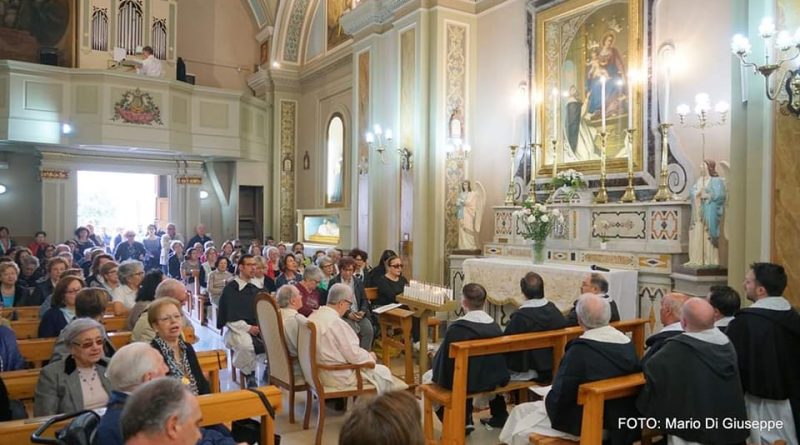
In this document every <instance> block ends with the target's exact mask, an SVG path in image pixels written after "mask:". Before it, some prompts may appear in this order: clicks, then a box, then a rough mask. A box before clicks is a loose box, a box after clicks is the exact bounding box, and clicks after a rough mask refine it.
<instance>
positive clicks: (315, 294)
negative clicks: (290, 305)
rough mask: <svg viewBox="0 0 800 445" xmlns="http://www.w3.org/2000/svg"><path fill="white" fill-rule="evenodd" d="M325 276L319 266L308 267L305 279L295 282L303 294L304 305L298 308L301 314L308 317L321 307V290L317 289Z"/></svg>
mask: <svg viewBox="0 0 800 445" xmlns="http://www.w3.org/2000/svg"><path fill="white" fill-rule="evenodd" d="M324 277H325V276H324V275H323V274H322V271H321V270H320V269H319V267H317V266H308V267H306V273H305V275H303V280H302V281H300V282H299V283H297V284H295V286H296V287H297V290H299V291H300V295H302V296H303V306H302V307H301V308H300V309H299V310H298V312H300V313H301V314H303V315H305V316H306V317H308V316H309V315H311V313H312V312H314V311H316V310H317V309H319V306H320V291H319V289H317V287H318V286H319V284H320V283H321V282H322V279H323V278H324Z"/></svg>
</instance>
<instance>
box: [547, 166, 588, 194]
mask: <svg viewBox="0 0 800 445" xmlns="http://www.w3.org/2000/svg"><path fill="white" fill-rule="evenodd" d="M561 187H570V188H572V189H575V190H578V189H582V188H585V187H586V181H584V179H583V173H581V172H579V171H575V170H573V169H569V170H564V171H562V172H559V173H558V174H557V175H556V177H555V178H553V188H554V189H558V188H561Z"/></svg>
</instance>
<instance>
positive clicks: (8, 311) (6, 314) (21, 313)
mask: <svg viewBox="0 0 800 445" xmlns="http://www.w3.org/2000/svg"><path fill="white" fill-rule="evenodd" d="M14 313H16V314H17V320H38V319H39V306H19V307H5V308H2V309H0V317H3V318H5V319H7V320H11V319H12V318H13V316H14Z"/></svg>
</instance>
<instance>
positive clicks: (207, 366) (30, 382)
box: [0, 349, 228, 401]
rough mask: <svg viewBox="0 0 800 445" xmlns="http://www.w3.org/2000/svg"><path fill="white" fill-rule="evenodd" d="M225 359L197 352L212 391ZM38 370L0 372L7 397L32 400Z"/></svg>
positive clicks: (217, 386)
mask: <svg viewBox="0 0 800 445" xmlns="http://www.w3.org/2000/svg"><path fill="white" fill-rule="evenodd" d="M227 359H228V357H227V354H226V353H225V351H224V350H221V349H215V350H211V351H199V352H197V360H198V361H199V362H200V368H201V369H202V370H203V374H206V375H207V376H208V382H209V384H210V385H211V391H212V392H219V390H220V383H219V370H220V369H223V368H224V367H225V363H226V361H227ZM40 371H41V368H37V369H23V370H19V371H6V372H1V373H0V378H2V379H3V383H5V385H6V390H8V397H9V398H11V399H15V400H22V401H26V400H32V399H33V396H34V393H35V391H36V381H37V380H38V379H39V372H40Z"/></svg>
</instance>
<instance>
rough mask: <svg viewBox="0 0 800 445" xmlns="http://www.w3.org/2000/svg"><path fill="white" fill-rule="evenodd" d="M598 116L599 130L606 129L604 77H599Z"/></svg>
mask: <svg viewBox="0 0 800 445" xmlns="http://www.w3.org/2000/svg"><path fill="white" fill-rule="evenodd" d="M600 85H601V89H600V118H601V129H602V130H601V131H603V133H605V131H606V77H605V76H603V77H601V78H600Z"/></svg>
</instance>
